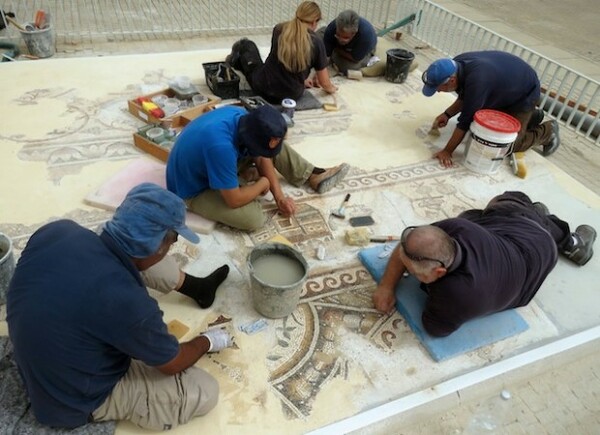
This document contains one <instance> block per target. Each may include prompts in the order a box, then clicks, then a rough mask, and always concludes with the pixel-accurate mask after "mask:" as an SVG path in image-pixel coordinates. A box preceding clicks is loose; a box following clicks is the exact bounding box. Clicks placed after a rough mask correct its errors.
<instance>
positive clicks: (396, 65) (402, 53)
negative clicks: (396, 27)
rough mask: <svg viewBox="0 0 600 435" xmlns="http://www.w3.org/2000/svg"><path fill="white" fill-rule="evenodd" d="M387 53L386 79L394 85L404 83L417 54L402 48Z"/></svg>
mask: <svg viewBox="0 0 600 435" xmlns="http://www.w3.org/2000/svg"><path fill="white" fill-rule="evenodd" d="M385 53H386V55H387V62H386V65H385V79H386V80H387V81H388V82H392V83H404V80H406V77H407V76H408V73H409V72H410V71H409V70H410V64H411V63H412V62H413V60H414V59H415V54H414V53H411V52H410V51H407V50H403V49H401V48H392V49H391V50H388V51H386V52H385Z"/></svg>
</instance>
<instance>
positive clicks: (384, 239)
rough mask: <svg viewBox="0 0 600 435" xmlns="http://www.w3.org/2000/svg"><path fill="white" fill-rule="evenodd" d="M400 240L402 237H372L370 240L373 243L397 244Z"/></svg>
mask: <svg viewBox="0 0 600 435" xmlns="http://www.w3.org/2000/svg"><path fill="white" fill-rule="evenodd" d="M399 240H400V236H371V238H370V239H369V241H370V242H373V243H387V242H396V241H399Z"/></svg>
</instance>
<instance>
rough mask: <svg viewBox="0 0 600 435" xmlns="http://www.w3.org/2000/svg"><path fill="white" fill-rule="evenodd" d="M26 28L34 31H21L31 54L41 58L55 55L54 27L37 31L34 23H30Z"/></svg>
mask: <svg viewBox="0 0 600 435" xmlns="http://www.w3.org/2000/svg"><path fill="white" fill-rule="evenodd" d="M26 28H33V29H34V30H31V31H29V30H21V31H20V32H21V36H22V37H23V41H25V45H26V46H27V50H29V54H31V55H32V56H36V57H39V58H45V57H50V56H52V55H54V31H53V29H52V26H48V27H46V28H44V29H36V28H35V26H33V24H32V23H29V24H28V26H27V27H26Z"/></svg>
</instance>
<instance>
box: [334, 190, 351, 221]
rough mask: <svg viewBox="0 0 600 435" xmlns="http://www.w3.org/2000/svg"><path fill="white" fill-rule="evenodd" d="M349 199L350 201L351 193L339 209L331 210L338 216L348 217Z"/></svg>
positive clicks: (341, 217)
mask: <svg viewBox="0 0 600 435" xmlns="http://www.w3.org/2000/svg"><path fill="white" fill-rule="evenodd" d="M348 201H350V194H349V193H348V194H346V197H345V198H344V200H343V201H342V203H341V204H340V207H339V208H338V209H337V210H334V211H332V212H331V214H332V215H334V216H335V217H337V218H340V219H346V205H348Z"/></svg>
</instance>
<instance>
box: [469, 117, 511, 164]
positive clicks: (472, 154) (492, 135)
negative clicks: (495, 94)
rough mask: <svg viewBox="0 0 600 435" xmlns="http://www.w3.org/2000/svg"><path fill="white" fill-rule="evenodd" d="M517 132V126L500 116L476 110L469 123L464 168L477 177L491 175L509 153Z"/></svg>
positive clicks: (507, 118)
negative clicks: (476, 173)
mask: <svg viewBox="0 0 600 435" xmlns="http://www.w3.org/2000/svg"><path fill="white" fill-rule="evenodd" d="M519 130H521V123H520V122H519V121H518V120H517V119H515V118H513V117H512V116H510V115H507V114H506V113H504V112H499V111H497V110H490V109H482V110H478V111H477V112H476V113H475V116H474V117H473V122H472V123H471V135H470V138H469V141H468V143H467V148H466V151H465V162H464V165H465V166H466V167H467V168H468V169H470V170H472V171H474V172H478V173H480V174H493V173H494V172H496V171H497V170H498V168H499V167H500V165H501V164H502V161H503V160H504V157H505V156H506V154H508V152H509V151H510V146H511V145H512V143H513V142H514V141H515V139H516V138H517V135H518V134H519Z"/></svg>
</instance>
